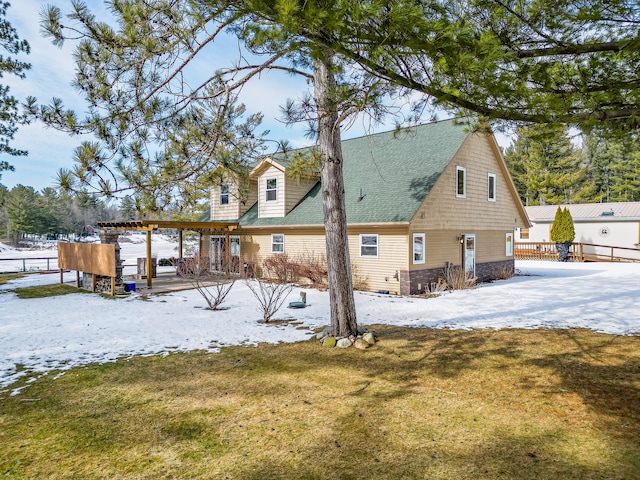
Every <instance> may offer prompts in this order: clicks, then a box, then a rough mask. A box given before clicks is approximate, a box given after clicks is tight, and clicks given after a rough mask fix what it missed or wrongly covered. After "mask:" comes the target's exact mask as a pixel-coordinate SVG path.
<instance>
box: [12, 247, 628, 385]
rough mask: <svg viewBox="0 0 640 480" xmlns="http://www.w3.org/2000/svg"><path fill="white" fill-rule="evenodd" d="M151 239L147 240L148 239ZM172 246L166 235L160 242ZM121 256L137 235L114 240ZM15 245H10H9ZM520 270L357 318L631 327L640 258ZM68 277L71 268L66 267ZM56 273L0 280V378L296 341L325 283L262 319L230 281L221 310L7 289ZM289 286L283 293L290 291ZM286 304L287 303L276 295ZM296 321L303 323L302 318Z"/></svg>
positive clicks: (321, 319)
mask: <svg viewBox="0 0 640 480" xmlns="http://www.w3.org/2000/svg"><path fill="white" fill-rule="evenodd" d="M154 243H156V241H155V239H154ZM160 244H161V245H163V246H162V248H166V250H165V252H163V253H161V254H159V255H158V258H162V257H161V256H171V255H175V252H172V251H169V246H171V245H173V248H174V247H175V244H172V242H170V241H169V240H167V241H164V242H160ZM121 248H122V252H123V257H124V258H125V259H126V261H127V262H128V261H129V259H131V262H134V261H135V258H136V257H137V256H143V255H144V254H143V253H142V252H143V251H144V250H142V252H137V251H136V249H138V248H142V249H144V242H142V243H124V242H123V243H121ZM16 253H18V252H16V251H14V252H12V254H16ZM516 268H517V269H518V271H519V272H520V275H518V276H516V277H514V278H512V279H510V280H502V281H497V282H494V283H487V284H482V285H481V286H479V287H478V288H475V289H472V290H466V291H458V292H454V293H449V294H445V295H443V296H441V297H438V298H431V299H425V298H415V297H396V296H390V295H377V294H373V293H362V292H356V307H357V312H358V321H359V323H360V324H363V325H372V324H379V323H383V324H392V325H405V326H413V327H433V328H444V327H448V328H459V329H469V328H570V327H584V328H589V329H592V330H595V331H599V332H605V333H609V334H638V333H639V332H640V319H639V318H638V314H637V312H638V311H640V264H608V263H607V264H606V263H602V264H600V263H597V264H596V263H557V262H533V261H518V262H516ZM67 278H68V279H69V280H72V279H73V278H75V273H71V274H70V275H69V277H67ZM57 281H59V274H49V275H29V276H28V277H27V278H23V279H20V280H16V281H13V282H10V283H9V284H7V285H4V286H0V388H6V387H8V386H9V385H11V384H12V383H13V382H15V381H16V380H17V379H18V378H20V377H21V376H23V375H25V374H27V373H29V372H42V373H47V372H49V371H51V370H66V369H69V368H71V367H74V366H78V365H86V364H89V363H93V362H108V361H112V360H115V359H116V358H118V357H122V356H130V355H139V354H142V355H150V354H158V353H163V352H171V351H188V350H195V349H205V350H211V351H215V350H217V349H219V348H220V347H222V346H225V345H254V344H257V343H258V342H269V343H278V342H295V341H300V340H304V339H307V338H309V337H310V336H311V335H312V329H313V328H314V327H319V326H324V325H327V324H328V323H329V300H328V294H327V292H320V291H317V290H312V289H305V291H306V292H307V303H308V306H307V308H304V309H289V308H286V306H285V307H283V308H282V309H281V310H280V311H279V312H278V314H277V315H276V317H277V318H279V319H290V320H296V321H297V322H300V324H292V323H288V324H263V323H259V319H260V318H261V315H260V313H259V312H258V311H257V306H258V303H257V301H256V300H255V298H254V297H253V296H252V294H251V293H250V291H249V289H248V287H247V286H246V285H245V284H244V283H243V282H240V281H239V282H237V283H236V285H235V286H234V287H233V289H232V290H231V293H230V295H229V297H228V298H227V301H226V302H225V303H224V305H223V306H224V307H227V309H226V310H223V311H218V312H212V311H209V310H205V309H204V307H205V306H206V304H205V302H204V300H203V299H202V297H201V296H200V295H199V294H198V293H197V292H196V291H193V290H189V291H183V292H177V293H172V294H167V295H151V296H149V297H148V298H146V299H145V297H142V296H140V295H137V294H133V295H131V296H129V297H127V298H118V299H105V298H103V297H100V296H98V295H87V294H72V295H65V296H60V297H50V298H41V299H32V300H27V299H25V300H20V299H18V298H17V297H16V295H15V294H14V293H13V292H11V291H10V290H11V289H13V288H17V287H20V286H26V285H32V284H42V283H55V282H57ZM300 290H301V289H300V288H295V289H294V290H293V292H292V293H291V294H290V296H289V298H288V300H287V302H288V301H294V300H298V298H299V292H300ZM285 305H286V304H285ZM301 327H305V328H301Z"/></svg>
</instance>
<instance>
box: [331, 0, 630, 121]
mask: <svg viewBox="0 0 640 480" xmlns="http://www.w3.org/2000/svg"><path fill="white" fill-rule="evenodd" d="M639 18H640V4H639V3H638V2H637V1H629V0H554V1H552V2H551V1H540V0H499V1H498V0H432V1H411V0H409V1H403V0H398V1H388V2H375V1H370V2H369V1H368V2H358V6H357V7H354V8H353V11H352V12H351V14H350V16H349V17H348V19H347V20H346V21H345V22H344V23H343V29H342V30H341V31H340V32H338V34H336V33H334V34H333V35H327V42H329V43H330V44H331V46H332V48H334V49H335V50H336V51H337V52H338V53H339V54H340V55H342V56H344V57H346V58H349V59H351V60H353V61H355V62H357V63H359V64H360V65H362V66H364V68H366V69H367V71H369V72H371V73H372V74H374V75H377V76H378V77H379V78H381V79H383V80H385V81H389V82H392V83H394V84H396V85H400V86H402V87H404V88H406V89H407V90H408V91H410V92H412V99H413V100H415V98H416V97H417V93H423V94H425V98H424V99H423V103H422V106H424V105H426V104H428V103H429V102H433V101H435V102H436V103H438V104H440V105H443V106H452V105H453V106H455V107H458V108H462V109H464V110H465V111H473V112H476V113H478V114H479V115H481V116H483V117H484V118H486V119H502V120H509V121H519V122H529V123H531V122H533V123H550V122H551V123H553V122H560V123H570V124H573V125H578V126H580V127H581V128H582V129H589V128H593V127H598V128H603V129H606V130H607V131H616V132H626V131H630V130H637V129H638V128H640V120H639V117H638V111H639V110H640V68H639V66H640V65H639V58H640V55H639V54H640V42H638V19H639Z"/></svg>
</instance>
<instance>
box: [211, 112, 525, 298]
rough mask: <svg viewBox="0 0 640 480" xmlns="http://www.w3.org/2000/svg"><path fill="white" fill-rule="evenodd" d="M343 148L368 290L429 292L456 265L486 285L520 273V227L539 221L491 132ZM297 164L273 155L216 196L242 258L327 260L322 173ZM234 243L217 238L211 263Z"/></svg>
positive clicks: (357, 266) (428, 130)
mask: <svg viewBox="0 0 640 480" xmlns="http://www.w3.org/2000/svg"><path fill="white" fill-rule="evenodd" d="M342 150H343V155H344V184H345V195H346V209H347V223H348V233H349V247H350V256H351V262H352V264H353V266H354V270H356V271H357V275H358V277H359V280H360V281H362V280H365V283H366V288H367V289H368V290H372V291H379V290H387V291H389V292H390V293H399V294H403V295H404V294H415V293H420V292H423V291H424V290H425V288H426V286H427V284H428V283H430V282H434V281H436V279H437V277H438V276H439V275H441V273H442V270H443V268H445V267H446V266H447V265H448V264H450V265H464V268H465V269H466V270H467V271H468V272H469V273H470V274H471V275H474V276H477V277H478V278H479V279H480V280H482V281H486V280H490V279H493V278H495V274H496V273H497V271H498V270H501V269H504V268H508V269H513V258H514V257H513V238H514V229H515V228H518V227H528V226H529V221H528V219H527V215H526V212H525V210H524V207H523V205H522V203H521V202H520V199H519V197H518V194H517V192H516V190H515V187H514V184H513V181H512V180H511V177H510V175H509V173H508V171H507V168H506V165H505V162H504V159H503V158H502V155H501V153H500V149H499V148H498V146H497V144H496V142H495V139H494V138H493V136H491V135H487V134H484V133H469V132H467V131H466V130H465V128H464V127H462V126H458V125H455V124H453V123H452V122H449V121H443V122H437V123H432V124H427V125H422V126H419V127H416V128H413V129H411V130H409V131H401V132H387V133H381V134H376V135H370V136H365V137H360V138H354V139H350V140H345V141H343V142H342ZM290 158H291V155H289V157H288V158H284V157H283V156H281V155H275V156H273V157H270V158H266V159H264V160H263V161H261V162H259V163H258V164H257V165H256V166H255V167H254V168H253V170H252V171H251V173H250V175H249V179H248V180H245V181H244V182H242V184H241V185H238V184H237V183H238V182H236V181H235V180H234V179H233V178H223V180H222V184H221V185H218V186H215V187H214V188H213V189H212V193H211V220H212V221H222V220H224V221H232V220H237V221H239V223H240V227H239V229H238V230H237V231H236V232H233V233H237V235H231V237H230V240H229V241H230V243H231V254H232V257H233V258H234V262H237V263H238V264H239V263H240V262H242V263H243V264H244V263H245V262H251V263H255V264H257V265H259V264H260V263H261V262H262V261H263V260H264V259H265V258H266V257H269V256H271V255H278V254H282V253H286V254H288V256H289V257H292V258H296V257H312V256H317V255H325V237H324V225H323V210H322V193H321V189H320V183H319V178H318V177H317V176H310V177H307V178H302V179H293V178H290V176H288V175H287V171H288V169H289V168H290V166H291V164H290V160H289V159H290ZM240 191H242V192H245V193H244V194H242V195H240V194H238V192H240ZM225 243H226V238H225V237H224V236H221V235H220V236H215V235H212V236H211V251H210V252H209V254H210V256H211V258H212V266H213V268H216V267H219V266H220V265H219V264H220V263H221V258H222V256H223V255H224V252H225Z"/></svg>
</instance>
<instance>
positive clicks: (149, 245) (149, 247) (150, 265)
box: [147, 229, 153, 288]
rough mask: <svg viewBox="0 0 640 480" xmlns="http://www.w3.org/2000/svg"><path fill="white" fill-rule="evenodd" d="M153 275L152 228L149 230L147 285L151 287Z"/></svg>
mask: <svg viewBox="0 0 640 480" xmlns="http://www.w3.org/2000/svg"><path fill="white" fill-rule="evenodd" d="M152 276H153V265H152V264H151V229H148V230H147V287H148V288H151V285H152V283H153V282H152V280H151V277H152Z"/></svg>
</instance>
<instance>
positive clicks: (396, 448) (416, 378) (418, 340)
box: [0, 326, 640, 480]
mask: <svg viewBox="0 0 640 480" xmlns="http://www.w3.org/2000/svg"><path fill="white" fill-rule="evenodd" d="M373 330H374V331H375V332H376V333H378V334H379V336H380V338H381V341H380V342H379V343H378V344H376V345H375V346H374V347H373V348H371V349H369V350H367V351H365V352H361V351H358V350H355V349H349V350H340V349H323V348H322V347H321V346H320V345H319V344H318V343H317V342H314V341H310V342H305V343H297V344H282V345H278V346H273V345H260V346H259V347H257V348H256V347H232V348H224V349H222V351H221V353H205V352H193V353H183V354H171V355H168V356H166V357H162V356H153V357H134V358H130V359H122V360H119V361H117V362H115V363H110V364H104V365H93V366H89V367H86V368H77V369H73V370H71V371H69V372H67V373H66V374H65V375H63V376H61V377H59V378H58V379H57V380H53V378H52V377H53V375H47V376H45V377H41V378H39V379H37V380H36V381H34V382H32V383H29V384H28V386H27V387H26V388H25V389H24V390H23V391H22V393H20V394H19V395H17V396H9V394H8V390H6V391H5V392H4V393H0V445H2V448H0V476H2V475H4V477H6V478H69V479H74V478H78V479H80V478H92V479H97V478H105V479H106V478H108V479H125V478H126V479H158V478H167V479H168V478H174V479H176V478H179V479H189V478H197V479H256V480H258V479H425V478H428V479H452V478H454V479H456V480H464V479H516V478H517V479H563V480H566V479H569V480H571V479H580V480H585V479H626V480H633V479H638V478H640V337H634V336H625V337H623V336H610V335H604V334H597V333H593V332H591V331H587V330H501V331H493V330H480V331H455V330H430V329H406V328H397V327H384V326H378V327H376V328H374V329H373ZM25 382H26V380H22V381H21V382H20V383H18V384H16V385H13V386H12V387H17V386H22V385H24V384H25Z"/></svg>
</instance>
